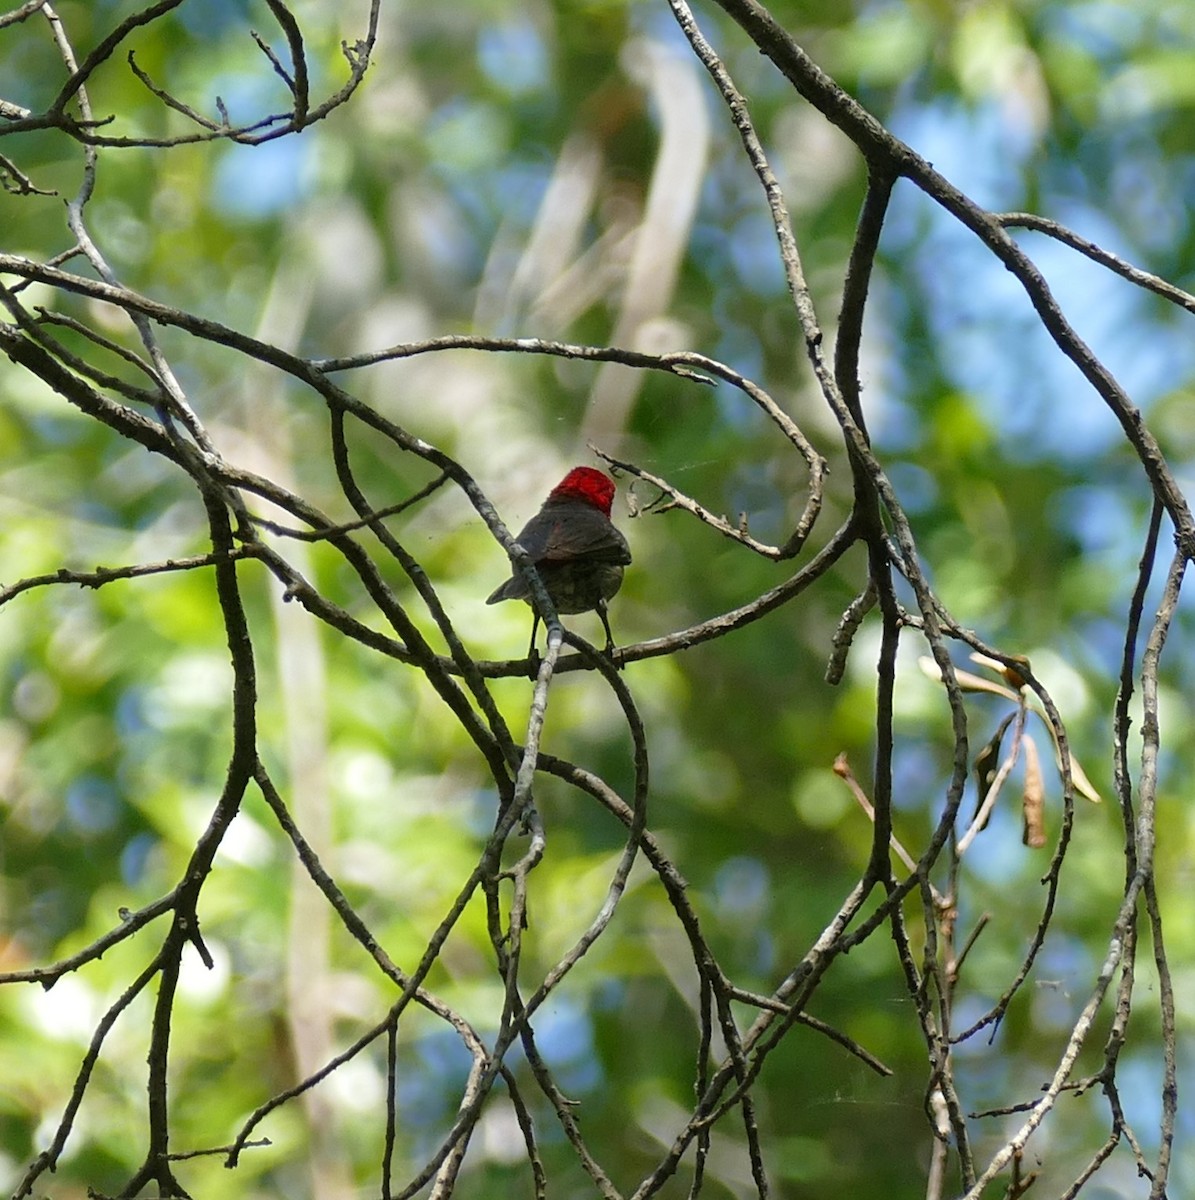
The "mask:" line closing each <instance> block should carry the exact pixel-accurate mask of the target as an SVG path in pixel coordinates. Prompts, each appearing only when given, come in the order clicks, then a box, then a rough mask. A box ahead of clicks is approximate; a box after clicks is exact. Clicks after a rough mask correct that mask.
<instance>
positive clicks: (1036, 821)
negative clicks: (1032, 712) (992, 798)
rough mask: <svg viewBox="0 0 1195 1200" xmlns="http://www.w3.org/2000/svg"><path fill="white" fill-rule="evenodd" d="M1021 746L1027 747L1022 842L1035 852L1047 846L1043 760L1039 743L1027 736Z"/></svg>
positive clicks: (1022, 801) (1022, 802)
mask: <svg viewBox="0 0 1195 1200" xmlns="http://www.w3.org/2000/svg"><path fill="white" fill-rule="evenodd" d="M1021 744H1022V745H1023V746H1024V747H1025V790H1024V792H1023V794H1022V796H1021V816H1022V819H1023V822H1024V824H1023V832H1022V834H1021V841H1023V842H1024V843H1025V845H1026V846H1029V847H1031V848H1032V849H1034V850H1039V849H1041V847H1042V846H1044V845H1045V844H1046V825H1045V811H1046V790H1045V784H1044V782H1043V781H1042V775H1041V759H1040V758H1039V757H1038V754H1037V743H1036V742H1034V740H1033V739H1032V738H1031V737H1030V736H1029V735H1028V734H1026V735H1025V737H1024V738H1023V739H1022V742H1021Z"/></svg>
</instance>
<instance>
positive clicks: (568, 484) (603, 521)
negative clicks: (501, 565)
mask: <svg viewBox="0 0 1195 1200" xmlns="http://www.w3.org/2000/svg"><path fill="white" fill-rule="evenodd" d="M614 490H615V489H614V481H613V480H612V479H611V478H610V477H609V475H606V474H604V473H603V472H602V471H597V470H595V469H594V468H593V467H574V468H573V469H572V470H571V471H570V472H569V473H568V474H567V475H566V476H565V477H564V478H563V479H562V480H561V481H560V482H559V483H558V484H557V485H556V486H555V487H554V488H553V489H552V490H551V491H550V492H549V493H548V498H547V499H546V500H545V501H544V503H543V507H542V508H541V509H540V510H539V512H537V513H536V514H535V516H533V517H532V518H531V520H530V521H528V522H527V524H526V525H524V526H523V531H522V532H521V533H520V534H519V536H518V537H517V538H516V539H515V541H517V542H518V543H519V545H520V546H522V547H523V549H524V550H526V551H527V554H528V556H529V557H530V559H531V561H532V563H534V564H535V569H536V570H537V571H538V572H539V577H540V579H542V580H543V582H544V587H545V588H546V589H547V592H548V595H549V596H551V598H552V603H553V604H554V605H555V606H556V611H557V612H559V613H582V612H591V611H592V612H596V613H597V615H598V616H599V617H601V619H602V626H603V628H604V629H605V630H606V653H607V654H608V655H609V654H611V653H612V652H613V650H614V637H613V635H612V634H611V633H610V622H609V621H608V620H607V619H606V601H607V600H609V599H610V597H611V596H613V595H614V593H615V592H617V591H618V589H619V588H620V587H621V586H622V572H623V568H624V567H625V566H626V565H627V563H629V562H630V561H631V550H630V547H629V546H628V545H627V540H626V538H624V537H623V536H622V534H621V533H619V532H618V530H617V529H615V528H614V525H613V524H612V523H611V521H610V506H611V504H613V502H614ZM500 600H525V601H526V602H527V603H528V604H530V605H531V607H532V611H533V612H535V618H534V620H533V621H532V622H531V650H530V651H529V652H528V653H534V651H535V631H536V630H537V629H538V627H539V620H540V614H539V612H537V611H535V603H534V601H533V599H532V597H531V589H530V587H529V586H528V584H527V581H526V580H525V579H524V578H523V576H522V575H521V574H520V573H519V572H518V571H516V572H515V573H514V574H513V575H512V576H511V577H510V578H509V579H508V580H507V581H506V582H505V583H504V584H503V585H502V586H501V587H499V588H497V589H496V590H495V592H494V594H493V595H492V596H490V598H489V599H488V600H487V601H486V603H487V604H497V603H498V601H500Z"/></svg>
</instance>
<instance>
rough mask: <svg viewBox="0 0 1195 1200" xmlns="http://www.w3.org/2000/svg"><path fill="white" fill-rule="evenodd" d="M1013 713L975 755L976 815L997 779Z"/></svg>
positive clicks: (984, 825) (982, 826)
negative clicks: (1004, 742) (977, 793)
mask: <svg viewBox="0 0 1195 1200" xmlns="http://www.w3.org/2000/svg"><path fill="white" fill-rule="evenodd" d="M1013 716H1015V714H1011V715H1009V716H1007V717H1005V718H1004V720H1003V721H1001V722H1000V724H999V726H998V727H997V729H996V732H995V733H994V734H992V736H991V737H990V738H989V739H988V741H987V743H986V744H985V745H984V747H983V749H982V750H980V752H979V753H978V754H977V755H976V756H975V786H976V789H977V790H978V792H979V797H978V800H977V801H976V805H975V813H976V816H978V815H979V812H980V811H981V810H982V808H983V803H984V801H985V800H986V799H987V798H988V791H989V790H990V789H991V786H992V784H993V782H994V781H995V779H996V776H997V774H998V773H999V770H1000V746H1001V743H1002V742H1003V741H1004V735H1005V733H1007V732H1008V726H1009V724H1010V723H1011V722H1012V719H1013ZM986 826H987V821H984V823H983V825H981V826H980V829H984V828H986Z"/></svg>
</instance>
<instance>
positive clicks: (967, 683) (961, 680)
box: [917, 655, 1020, 703]
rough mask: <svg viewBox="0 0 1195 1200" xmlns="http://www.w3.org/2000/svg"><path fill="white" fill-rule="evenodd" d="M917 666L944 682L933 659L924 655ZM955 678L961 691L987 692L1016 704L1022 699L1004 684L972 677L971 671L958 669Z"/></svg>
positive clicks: (931, 676)
mask: <svg viewBox="0 0 1195 1200" xmlns="http://www.w3.org/2000/svg"><path fill="white" fill-rule="evenodd" d="M917 665H918V666H919V667H920V668H921V670H922V671H923V672H924V673H925V674H926V675H928V676H929V677H930V679H933V680H936V681H937V682H938V683H941V682H942V672H941V671H940V670H939V669H938V664H937V663H936V662H934V660H933V659H932V658H929V657H928V656H926V655H922V657H921V658H919V659H918V660H917ZM954 677H955V678H956V679H957V680H958V685H959V689H960V690H961V691H964V692H986V693H987V694H988V695H989V696H1003V697H1004V699H1005V700H1012V701H1013V702H1014V703H1015V702H1016V701H1017V700H1018V699H1020V697H1019V696H1018V695H1017V693H1016V692H1014V691H1011V690H1010V689H1009V688H1006V687H1005V686H1004V685H1003V684H999V683H993V682H992V681H991V680H990V679H984V678H983V677H982V676H980V675H972V674H971V672H970V671H960V670H958V669H957V668H956V669H955V672H954Z"/></svg>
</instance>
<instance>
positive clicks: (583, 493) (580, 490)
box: [548, 467, 615, 516]
mask: <svg viewBox="0 0 1195 1200" xmlns="http://www.w3.org/2000/svg"><path fill="white" fill-rule="evenodd" d="M614 492H615V488H614V480H613V479H611V478H610V476H609V475H607V474H606V473H605V472H604V471H598V470H595V469H594V468H593V467H573V469H572V470H571V471H570V472H569V473H568V474H567V475H566V476H565V477H564V478H563V479H562V480H561V481H560V482H559V483H558V484H557V485H556V486H555V487H554V488H553V489H552V490H551V491H550V492H549V493H548V499H549V500H583V501H584V502H585V503H586V504H592V505H593V507H594V508H597V509H600V510H601V511H602V512H604V513H605V514H606V516H609V515H610V506H611V505H612V504H613V503H614Z"/></svg>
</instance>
